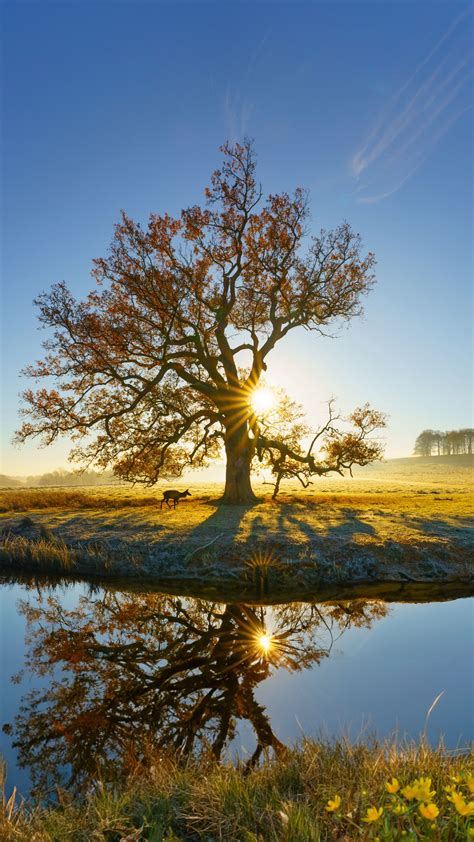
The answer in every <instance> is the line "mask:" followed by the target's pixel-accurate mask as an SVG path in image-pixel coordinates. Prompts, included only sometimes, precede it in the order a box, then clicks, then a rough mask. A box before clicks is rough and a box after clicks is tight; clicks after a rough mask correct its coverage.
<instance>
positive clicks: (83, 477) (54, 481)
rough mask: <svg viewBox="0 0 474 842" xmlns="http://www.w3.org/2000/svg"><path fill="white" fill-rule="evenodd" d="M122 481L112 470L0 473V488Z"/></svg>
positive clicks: (82, 484)
mask: <svg viewBox="0 0 474 842" xmlns="http://www.w3.org/2000/svg"><path fill="white" fill-rule="evenodd" d="M121 484H122V482H121V480H120V479H118V478H117V477H116V476H114V474H113V473H112V471H101V472H98V471H81V472H80V473H79V472H77V471H68V470H66V469H59V470H56V471H51V472H50V473H46V474H36V475H35V476H29V477H21V478H20V477H9V476H6V475H5V474H0V488H5V487H10V488H17V487H20V486H23V487H24V486H27V487H31V486H35V487H38V486H44V487H46V488H48V487H49V488H52V487H54V486H58V485H60V486H71V485H72V486H86V485H121Z"/></svg>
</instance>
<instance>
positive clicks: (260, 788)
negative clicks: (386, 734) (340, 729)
mask: <svg viewBox="0 0 474 842" xmlns="http://www.w3.org/2000/svg"><path fill="white" fill-rule="evenodd" d="M393 779H395V780H393ZM420 779H421V780H420ZM387 784H388V786H387ZM407 787H408V788H407ZM390 790H392V791H390ZM473 790H474V764H473V763H472V762H471V759H470V758H468V757H466V756H459V755H457V756H456V754H455V755H454V756H453V755H447V754H446V753H445V752H443V749H442V747H440V748H438V749H437V750H433V749H431V748H430V747H428V746H427V745H425V744H424V743H423V741H422V742H421V743H420V744H417V745H415V744H412V745H407V746H404V747H400V746H397V745H395V744H384V745H377V744H374V745H372V746H367V745H365V744H356V745H353V744H351V743H349V742H346V741H343V742H340V743H337V744H335V745H329V744H325V743H321V742H315V741H312V740H305V741H304V742H303V743H302V744H300V745H299V746H297V747H295V748H294V749H292V750H289V751H288V752H287V754H286V755H285V757H282V758H280V759H278V760H269V759H267V760H266V762H265V763H264V764H263V766H261V767H260V768H258V769H255V770H253V771H251V772H250V773H249V774H245V772H244V769H243V768H241V767H237V768H236V767H233V766H232V765H230V764H229V765H219V764H217V763H215V762H212V761H206V760H201V761H196V760H194V761H189V762H188V763H186V764H185V765H182V764H179V763H178V762H177V761H176V760H175V759H171V758H169V757H163V756H160V757H155V758H154V759H152V761H151V765H148V764H147V769H146V771H145V770H144V769H143V768H140V767H137V768H135V769H134V771H133V772H131V773H130V777H129V779H128V780H127V781H126V782H125V783H123V784H121V785H116V786H112V785H110V784H105V783H103V782H101V781H100V780H99V781H96V782H95V783H94V785H93V786H91V788H90V790H89V792H88V793H87V794H86V795H85V796H84V797H83V798H82V799H81V800H79V799H77V800H75V799H74V798H73V797H72V796H71V795H70V794H68V793H67V792H64V791H59V792H58V803H56V804H55V805H51V806H41V805H39V804H38V803H37V804H36V805H35V804H33V803H31V804H28V803H26V802H23V801H21V800H18V798H17V797H16V794H15V792H13V793H12V794H8V792H7V791H6V787H5V784H4V787H3V805H2V812H1V816H0V838H1V839H2V840H4V841H5V842H10V840H15V842H16V840H18V842H64V840H71V842H76V840H77V842H89V840H107V842H119V841H120V842H138V840H148V842H158V841H159V840H168V842H176V840H189V841H190V842H191V840H196V841H197V840H207V842H211V840H212V842H213V841H214V840H216V841H217V840H241V842H267V840H268V842H270V841H272V842H274V840H286V842H318V840H321V842H322V840H336V839H337V840H339V842H343V840H344V842H349V840H353V839H363V840H376V839H379V840H398V839H400V840H401V839H412V840H413V839H430V840H458V839H459V840H464V839H472V838H473V837H474V827H473V826H472V824H471V825H470V822H472V817H473V814H474V802H473V801H472V800H471V801H470V799H472V794H470V793H472V792H473ZM369 819H373V820H369Z"/></svg>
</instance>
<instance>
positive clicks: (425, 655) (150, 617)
mask: <svg viewBox="0 0 474 842" xmlns="http://www.w3.org/2000/svg"><path fill="white" fill-rule="evenodd" d="M0 622H1V669H2V676H3V683H4V692H3V693H2V699H1V723H2V725H4V724H7V727H6V729H5V731H4V732H2V734H1V742H0V751H1V753H2V754H3V755H4V757H5V758H6V760H7V764H8V770H9V783H10V785H11V786H12V785H13V784H16V785H17V786H18V788H19V789H20V791H22V792H24V793H26V792H28V790H29V788H30V786H31V781H32V780H33V781H36V782H39V783H40V784H41V785H42V786H43V787H44V786H48V785H53V783H54V780H55V779H57V778H58V775H59V774H60V773H61V774H62V775H63V781H69V779H71V777H72V779H73V780H72V783H73V784H74V785H77V786H80V785H82V784H84V782H85V781H87V780H88V779H89V778H90V777H91V776H94V774H95V773H96V767H97V764H99V765H100V764H102V769H103V770H104V769H105V770H110V769H112V768H115V767H117V768H118V769H126V768H127V764H130V763H132V762H135V761H136V760H137V759H138V760H141V759H143V758H144V754H146V751H148V749H149V748H151V747H152V746H155V747H156V746H159V747H160V748H161V749H162V750H173V751H178V752H181V753H183V754H186V753H189V752H196V751H201V750H203V748H205V750H211V751H213V753H214V754H215V756H218V757H222V758H225V757H227V756H229V754H230V755H232V756H234V757H235V755H236V754H238V755H239V756H240V757H241V758H243V759H244V760H245V761H247V762H249V763H251V762H257V760H258V758H259V756H260V754H261V753H262V751H263V750H264V749H265V748H270V749H273V750H275V751H276V752H278V751H279V750H281V748H282V746H283V745H284V744H285V745H288V744H291V743H292V742H294V741H295V740H297V739H298V738H300V737H301V736H302V735H306V736H314V737H317V736H323V737H327V738H331V739H332V738H337V737H339V736H341V735H342V734H348V735H349V736H350V737H352V738H359V737H362V738H363V739H367V738H368V736H369V735H375V736H377V737H379V738H381V739H383V738H384V737H388V736H392V735H393V734H394V733H396V734H397V736H398V738H400V739H402V738H405V737H407V738H417V737H418V736H419V734H420V733H421V732H422V731H426V735H427V737H428V739H429V740H430V741H431V742H432V743H433V744H436V743H437V742H438V741H439V739H440V738H441V737H442V738H443V739H444V741H445V744H446V746H447V747H448V748H449V749H456V748H460V747H465V746H467V745H468V743H469V742H470V741H471V740H472V739H473V736H474V721H473V714H472V711H473V701H474V679H473V667H472V655H473V651H474V647H473V628H474V624H473V610H472V601H471V600H469V599H458V600H454V601H450V602H436V603H426V604H388V603H384V602H382V601H380V600H378V601H377V600H373V599H371V600H362V599H358V600H352V601H350V602H348V601H340V602H334V601H333V602H331V603H319V604H304V603H297V604H290V605H286V606H285V605H280V606H272V607H268V606H267V607H265V606H257V605H252V606H249V605H244V604H240V603H234V604H228V605H226V604H222V603H218V602H210V601H209V600H202V599H192V598H190V597H189V596H186V597H182V598H180V597H177V596H171V595H165V594H156V593H153V594H137V593H134V594H130V593H120V592H113V593H112V592H108V591H106V590H104V589H102V588H95V589H93V590H91V589H90V587H89V586H88V585H86V584H75V585H72V586H69V587H65V586H59V587H55V588H48V587H40V588H35V587H28V586H27V585H25V584H23V585H19V584H16V585H4V586H3V587H1V588H0ZM27 633H28V641H27V642H26V643H25V634H27ZM22 669H24V670H25V672H24V675H23V677H22V679H21V681H20V682H19V683H12V682H11V681H10V680H9V679H10V677H11V676H13V675H15V674H18V673H19V672H20V671H21V670H22ZM441 693H442V696H441V698H440V699H439V701H438V703H437V704H436V706H435V708H434V709H433V711H432V713H431V714H430V716H429V718H428V720H426V717H427V712H428V710H429V708H430V706H431V704H432V702H433V701H434V699H435V698H436V697H438V696H439V694H441ZM111 761H112V762H111ZM20 764H23V767H21V766H20Z"/></svg>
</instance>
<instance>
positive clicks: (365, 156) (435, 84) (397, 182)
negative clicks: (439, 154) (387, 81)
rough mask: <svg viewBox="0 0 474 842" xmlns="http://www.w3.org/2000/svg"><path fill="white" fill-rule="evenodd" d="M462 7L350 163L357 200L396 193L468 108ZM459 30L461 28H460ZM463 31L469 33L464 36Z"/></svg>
mask: <svg viewBox="0 0 474 842" xmlns="http://www.w3.org/2000/svg"><path fill="white" fill-rule="evenodd" d="M470 11H471V10H470V9H469V8H468V9H466V10H464V11H463V12H462V13H461V14H460V15H458V16H457V18H455V19H454V20H453V21H452V22H451V24H450V25H449V27H448V28H447V30H446V31H445V32H444V33H443V35H442V36H441V38H440V39H439V40H438V42H437V43H436V44H435V45H434V46H433V47H432V49H431V50H430V51H429V53H428V54H427V55H426V56H425V57H424V58H423V59H422V61H421V62H420V63H419V64H418V66H417V67H416V69H415V70H414V72H413V73H412V74H411V75H410V76H409V77H408V78H407V79H406V81H405V82H404V83H403V85H402V86H401V87H400V88H399V89H398V90H397V91H396V92H395V93H394V94H393V95H392V96H391V97H390V98H389V100H388V102H387V104H386V106H385V107H384V108H383V110H382V112H381V114H380V115H379V117H378V119H377V121H376V122H375V124H374V126H373V128H372V130H371V131H370V133H369V135H368V136H367V138H366V139H365V140H364V142H363V143H362V144H361V146H360V148H359V149H358V150H357V152H356V153H355V154H354V156H353V158H352V161H351V171H352V175H353V177H354V179H355V181H356V189H355V193H356V196H357V199H358V201H359V202H363V203H373V202H378V201H381V200H382V199H385V198H387V197H388V196H391V195H392V194H393V193H396V192H397V190H399V189H400V188H401V187H402V186H403V184H405V183H406V182H407V181H408V179H409V178H411V176H412V175H413V174H414V173H415V172H416V171H417V170H418V169H419V167H420V166H421V165H422V164H423V162H424V161H425V160H426V158H427V157H428V155H429V154H430V152H431V150H432V149H433V148H434V146H435V145H436V143H438V141H439V140H440V138H441V137H442V136H443V135H444V134H446V132H447V131H448V129H449V128H450V127H451V126H452V125H453V124H454V123H455V122H456V121H457V120H458V119H459V117H460V116H461V115H462V114H464V113H465V112H466V111H467V110H469V109H470V108H471V107H472V99H471V97H470V96H469V94H470V86H469V84H468V83H469V81H470V80H471V79H472V74H473V67H472V50H471V48H470V43H469V30H470V27H469V26H467V27H466V28H465V29H464V30H462V28H461V23H462V22H463V21H465V20H466V18H467V16H468V15H469V14H470ZM460 30H461V31H460ZM466 32H467V37H466Z"/></svg>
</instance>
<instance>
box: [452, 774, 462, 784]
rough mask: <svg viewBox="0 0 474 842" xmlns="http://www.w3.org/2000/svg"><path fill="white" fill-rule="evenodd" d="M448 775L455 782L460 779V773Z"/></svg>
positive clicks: (457, 782)
mask: <svg viewBox="0 0 474 842" xmlns="http://www.w3.org/2000/svg"><path fill="white" fill-rule="evenodd" d="M450 777H451V780H452V781H454V783H455V784H459V783H461V781H462V778H461V775H450Z"/></svg>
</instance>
